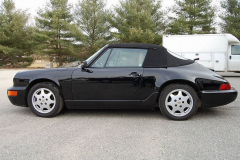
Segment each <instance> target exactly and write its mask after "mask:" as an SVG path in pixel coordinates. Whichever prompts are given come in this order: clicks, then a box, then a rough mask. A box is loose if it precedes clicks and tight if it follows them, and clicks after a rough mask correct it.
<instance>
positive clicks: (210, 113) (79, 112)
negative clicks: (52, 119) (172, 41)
mask: <svg viewBox="0 0 240 160" xmlns="http://www.w3.org/2000/svg"><path fill="white" fill-rule="evenodd" d="M15 112H18V113H19V114H21V115H24V116H27V117H31V116H35V115H34V114H33V113H32V112H31V110H30V109H29V108H21V109H20V108H19V109H16V110H15ZM78 116H81V117H104V118H112V117H123V118H128V117H133V118H154V119H167V118H166V117H165V116H164V115H163V114H162V113H161V111H160V110H159V108H156V109H155V110H137V109H134V110H116V109H105V110H103V109H94V110H92V109H67V108H64V109H63V110H62V111H61V113H60V114H59V115H57V117H59V118H61V117H68V118H69V117H78ZM225 116H229V115H228V114H227V113H224V111H223V110H222V109H218V108H199V109H198V111H197V113H196V114H195V115H194V116H193V117H192V118H191V119H214V118H216V117H218V118H219V117H225Z"/></svg>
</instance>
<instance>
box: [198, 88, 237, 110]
mask: <svg viewBox="0 0 240 160" xmlns="http://www.w3.org/2000/svg"><path fill="white" fill-rule="evenodd" d="M237 95H238V92H237V91H236V90H235V89H234V88H233V89H231V90H222V91H202V92H201V98H202V107H217V106H222V105H226V104H229V103H231V102H233V101H234V100H235V99H236V98H237Z"/></svg>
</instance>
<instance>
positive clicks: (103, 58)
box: [92, 49, 111, 67]
mask: <svg viewBox="0 0 240 160" xmlns="http://www.w3.org/2000/svg"><path fill="white" fill-rule="evenodd" d="M110 52H111V49H108V50H107V51H106V52H105V53H103V55H102V56H101V57H100V58H98V60H96V61H95V62H94V63H93V65H92V67H104V66H105V64H106V61H107V58H108V56H109V54H110Z"/></svg>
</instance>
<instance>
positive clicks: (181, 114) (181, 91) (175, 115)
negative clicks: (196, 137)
mask: <svg viewBox="0 0 240 160" xmlns="http://www.w3.org/2000/svg"><path fill="white" fill-rule="evenodd" d="M181 95H182V96H181ZM198 102H199V99H198V96H197V94H196V92H195V90H194V89H193V88H192V87H190V86H188V85H185V84H172V85H169V86H167V87H165V88H164V89H163V91H162V92H161V94H160V96H159V108H160V110H161V112H162V114H163V115H164V116H166V117H167V118H169V119H172V120H187V119H189V118H190V117H192V116H193V115H194V114H195V113H196V112H197V109H198Z"/></svg>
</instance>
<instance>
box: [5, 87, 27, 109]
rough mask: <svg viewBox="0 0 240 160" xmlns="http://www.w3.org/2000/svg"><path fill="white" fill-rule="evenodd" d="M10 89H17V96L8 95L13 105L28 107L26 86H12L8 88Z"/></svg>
mask: <svg viewBox="0 0 240 160" xmlns="http://www.w3.org/2000/svg"><path fill="white" fill-rule="evenodd" d="M8 91H17V92H18V94H17V96H8V99H9V100H10V102H11V103H12V104H13V105H16V106H22V107H27V102H26V99H27V98H26V87H11V88H8V90H7V93H8Z"/></svg>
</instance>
